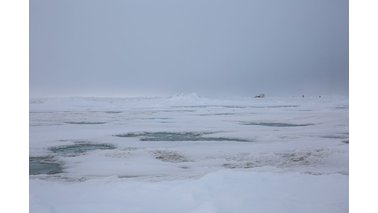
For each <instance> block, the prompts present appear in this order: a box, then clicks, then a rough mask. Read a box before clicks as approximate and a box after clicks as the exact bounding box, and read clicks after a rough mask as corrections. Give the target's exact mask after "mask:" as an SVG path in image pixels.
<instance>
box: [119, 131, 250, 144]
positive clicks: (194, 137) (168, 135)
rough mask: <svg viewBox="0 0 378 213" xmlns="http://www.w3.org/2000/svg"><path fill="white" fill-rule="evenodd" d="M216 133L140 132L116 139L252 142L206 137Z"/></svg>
mask: <svg viewBox="0 0 378 213" xmlns="http://www.w3.org/2000/svg"><path fill="white" fill-rule="evenodd" d="M213 133H214V132H140V133H127V134H117V135H115V136H116V137H138V138H140V140H141V141H236V142H251V141H250V140H246V139H240V138H226V137H211V136H206V135H209V134H213Z"/></svg>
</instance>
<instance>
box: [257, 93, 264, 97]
mask: <svg viewBox="0 0 378 213" xmlns="http://www.w3.org/2000/svg"><path fill="white" fill-rule="evenodd" d="M264 97H265V95H264V93H261V94H260V95H256V96H255V98H264Z"/></svg>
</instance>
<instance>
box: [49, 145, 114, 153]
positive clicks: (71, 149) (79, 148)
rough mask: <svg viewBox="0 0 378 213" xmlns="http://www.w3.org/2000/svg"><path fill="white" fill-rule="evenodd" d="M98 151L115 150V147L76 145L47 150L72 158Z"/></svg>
mask: <svg viewBox="0 0 378 213" xmlns="http://www.w3.org/2000/svg"><path fill="white" fill-rule="evenodd" d="M98 149H100V150H101V149H115V146H113V145H111V144H91V143H77V144H73V145H64V146H57V147H51V148H50V149H49V150H50V151H52V152H54V153H56V154H60V155H68V156H74V155H78V154H82V153H85V152H88V151H93V150H98Z"/></svg>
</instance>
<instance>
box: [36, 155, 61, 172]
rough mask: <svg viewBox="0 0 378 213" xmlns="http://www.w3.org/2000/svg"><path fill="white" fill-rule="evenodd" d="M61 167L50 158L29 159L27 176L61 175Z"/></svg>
mask: <svg viewBox="0 0 378 213" xmlns="http://www.w3.org/2000/svg"><path fill="white" fill-rule="evenodd" d="M62 172H63V169H62V165H61V164H60V163H58V162H57V161H55V160H54V159H53V157H51V156H42V157H29V175H40V174H58V173H62Z"/></svg>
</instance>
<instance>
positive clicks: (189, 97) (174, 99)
mask: <svg viewBox="0 0 378 213" xmlns="http://www.w3.org/2000/svg"><path fill="white" fill-rule="evenodd" d="M207 100H208V99H207V98H204V97H201V96H199V95H198V94H197V93H179V94H177V95H174V96H171V97H169V98H168V102H171V103H175V104H192V103H196V104H201V103H206V102H207Z"/></svg>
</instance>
